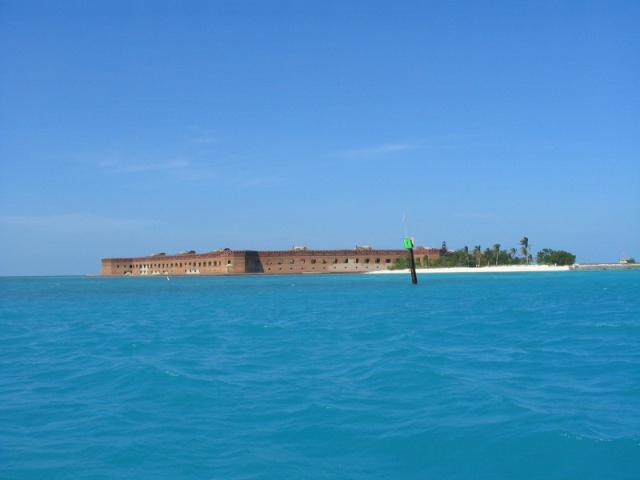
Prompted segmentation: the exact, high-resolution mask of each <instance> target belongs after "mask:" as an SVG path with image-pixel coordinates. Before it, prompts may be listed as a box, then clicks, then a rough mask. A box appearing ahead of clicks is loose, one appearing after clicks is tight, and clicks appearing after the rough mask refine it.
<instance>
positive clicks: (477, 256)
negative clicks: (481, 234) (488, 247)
mask: <svg viewBox="0 0 640 480" xmlns="http://www.w3.org/2000/svg"><path fill="white" fill-rule="evenodd" d="M473 256H474V257H475V259H476V267H479V266H480V259H481V258H482V247H481V246H480V245H476V246H475V247H473Z"/></svg>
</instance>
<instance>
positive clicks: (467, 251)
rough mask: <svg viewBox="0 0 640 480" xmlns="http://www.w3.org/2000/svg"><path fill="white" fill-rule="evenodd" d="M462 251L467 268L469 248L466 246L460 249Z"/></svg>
mask: <svg viewBox="0 0 640 480" xmlns="http://www.w3.org/2000/svg"><path fill="white" fill-rule="evenodd" d="M462 251H463V252H464V258H466V259H467V267H468V266H469V247H467V246H466V245H465V246H464V247H462Z"/></svg>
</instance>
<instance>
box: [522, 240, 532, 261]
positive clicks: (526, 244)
mask: <svg viewBox="0 0 640 480" xmlns="http://www.w3.org/2000/svg"><path fill="white" fill-rule="evenodd" d="M520 245H522V248H521V249H520V252H521V253H522V255H523V256H524V258H525V260H526V261H527V265H529V248H530V245H529V238H528V237H522V240H520Z"/></svg>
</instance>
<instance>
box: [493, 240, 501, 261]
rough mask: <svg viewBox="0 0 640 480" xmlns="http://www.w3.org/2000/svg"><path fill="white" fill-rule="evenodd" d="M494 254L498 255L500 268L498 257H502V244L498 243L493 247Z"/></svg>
mask: <svg viewBox="0 0 640 480" xmlns="http://www.w3.org/2000/svg"><path fill="white" fill-rule="evenodd" d="M493 253H495V254H496V267H497V266H498V256H499V255H500V244H499V243H496V244H494V245H493Z"/></svg>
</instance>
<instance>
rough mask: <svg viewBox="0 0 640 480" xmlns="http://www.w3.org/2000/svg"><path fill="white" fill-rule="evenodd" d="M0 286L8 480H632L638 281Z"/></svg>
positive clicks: (1, 413)
mask: <svg viewBox="0 0 640 480" xmlns="http://www.w3.org/2000/svg"><path fill="white" fill-rule="evenodd" d="M419 280H420V283H419V284H418V285H415V286H414V285H411V281H410V278H409V276H408V275H406V276H405V275H344V276H311V275H309V276H307V275H304V276H287V277H228V278H214V277H209V278H178V277H174V278H171V280H170V281H167V279H166V278H165V277H159V278H158V277H156V278H82V277H48V278H0V478H6V479H77V478H83V479H112V478H114V479H165V478H184V479H218V478H225V479H226V478H229V479H334V478H335V479H372V478H391V479H424V478H438V479H441V478H505V479H506V478H519V479H538V478H545V479H546V478H559V479H560V478H561V479H564V478H578V479H584V478H593V479H608V478H628V479H637V478H640V272H638V271H624V272H610V271H604V272H602V271H601V272H560V273H555V272H554V273H511V274H490V273H487V274H484V273H483V274H466V275H465V274H448V275H429V276H421V277H419Z"/></svg>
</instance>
